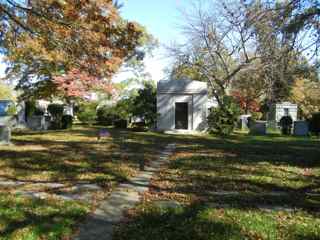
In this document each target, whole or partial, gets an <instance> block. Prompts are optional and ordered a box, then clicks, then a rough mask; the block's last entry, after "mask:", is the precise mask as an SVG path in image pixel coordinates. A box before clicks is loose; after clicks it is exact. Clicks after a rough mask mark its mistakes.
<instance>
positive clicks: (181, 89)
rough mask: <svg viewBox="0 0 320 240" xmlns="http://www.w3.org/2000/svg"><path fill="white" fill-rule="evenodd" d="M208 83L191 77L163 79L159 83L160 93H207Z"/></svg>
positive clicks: (158, 89)
mask: <svg viewBox="0 0 320 240" xmlns="http://www.w3.org/2000/svg"><path fill="white" fill-rule="evenodd" d="M207 89H208V88H207V83H206V82H200V81H195V80H189V79H178V80H161V81H159V82H158V84H157V91H158V93H176V94H207V93H208V90H207Z"/></svg>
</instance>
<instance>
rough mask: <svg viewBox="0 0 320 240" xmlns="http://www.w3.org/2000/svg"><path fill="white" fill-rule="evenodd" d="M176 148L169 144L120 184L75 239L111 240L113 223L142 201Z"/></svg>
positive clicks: (117, 221)
mask: <svg viewBox="0 0 320 240" xmlns="http://www.w3.org/2000/svg"><path fill="white" fill-rule="evenodd" d="M174 149H175V145H174V144H168V145H167V146H166V148H165V150H164V151H163V152H161V154H160V156H159V159H158V160H157V161H153V162H151V163H150V164H149V166H148V167H146V168H145V171H142V172H140V174H138V176H136V177H134V178H132V179H130V181H129V182H128V183H124V184H120V185H119V186H118V187H117V188H116V189H115V190H114V191H113V192H112V193H111V195H110V196H109V197H108V198H107V199H106V200H105V201H104V202H102V203H101V204H100V206H99V207H98V208H97V209H96V210H95V211H94V212H93V213H92V214H91V215H90V216H89V217H88V219H87V220H86V222H85V223H84V224H82V225H81V226H80V231H79V233H78V235H77V236H75V237H74V240H111V239H112V232H113V225H115V224H117V223H119V222H120V220H121V219H122V218H123V216H124V213H125V211H126V210H128V209H131V208H134V207H135V206H136V204H138V203H139V202H140V195H141V194H142V193H144V192H145V191H147V190H148V189H149V185H150V181H151V178H152V177H153V175H154V174H155V173H156V172H157V171H159V170H160V168H161V166H162V165H164V164H166V163H167V162H168V157H169V156H170V155H171V154H172V152H173V151H174Z"/></svg>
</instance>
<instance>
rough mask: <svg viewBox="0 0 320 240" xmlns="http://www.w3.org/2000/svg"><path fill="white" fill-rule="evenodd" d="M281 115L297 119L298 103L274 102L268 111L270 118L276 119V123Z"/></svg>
mask: <svg viewBox="0 0 320 240" xmlns="http://www.w3.org/2000/svg"><path fill="white" fill-rule="evenodd" d="M283 116H290V117H291V118H292V120H293V121H297V120H298V105H297V104H294V103H290V102H282V103H277V104H275V105H274V106H273V107H272V109H271V111H270V115H269V118H270V120H273V121H276V122H277V123H278V122H280V119H281V118H282V117H283Z"/></svg>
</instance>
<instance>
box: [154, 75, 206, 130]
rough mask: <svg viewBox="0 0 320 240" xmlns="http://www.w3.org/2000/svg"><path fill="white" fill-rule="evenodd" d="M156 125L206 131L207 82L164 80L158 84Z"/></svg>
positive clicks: (159, 128) (163, 128) (161, 127)
mask: <svg viewBox="0 0 320 240" xmlns="http://www.w3.org/2000/svg"><path fill="white" fill-rule="evenodd" d="M157 112H158V119H157V129H158V130H160V131H168V130H169V131H170V130H188V131H203V130H205V129H206V128H207V115H208V88H207V83H205V82H200V81H192V80H161V81H159V82H158V85H157Z"/></svg>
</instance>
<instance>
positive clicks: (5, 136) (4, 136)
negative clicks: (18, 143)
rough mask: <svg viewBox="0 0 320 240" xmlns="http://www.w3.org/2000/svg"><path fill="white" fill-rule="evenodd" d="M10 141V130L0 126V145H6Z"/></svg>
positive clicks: (7, 127)
mask: <svg viewBox="0 0 320 240" xmlns="http://www.w3.org/2000/svg"><path fill="white" fill-rule="evenodd" d="M10 140H11V129H10V127H9V126H4V125H1V126H0V145H8V144H10V143H11V142H10Z"/></svg>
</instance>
